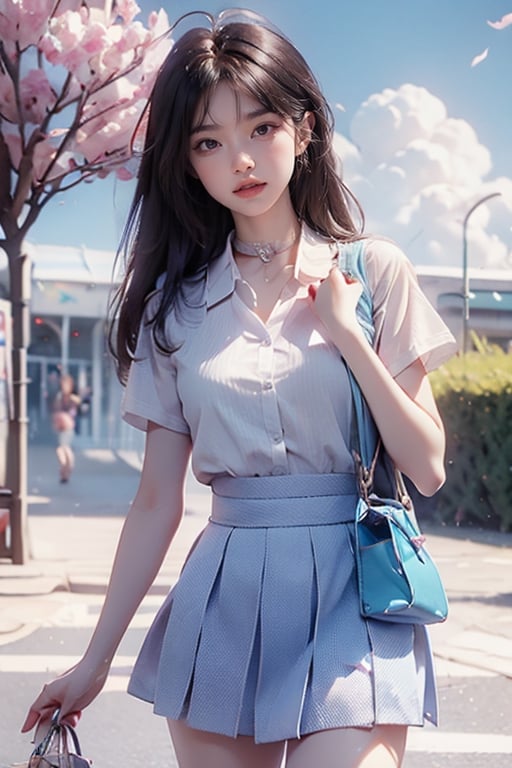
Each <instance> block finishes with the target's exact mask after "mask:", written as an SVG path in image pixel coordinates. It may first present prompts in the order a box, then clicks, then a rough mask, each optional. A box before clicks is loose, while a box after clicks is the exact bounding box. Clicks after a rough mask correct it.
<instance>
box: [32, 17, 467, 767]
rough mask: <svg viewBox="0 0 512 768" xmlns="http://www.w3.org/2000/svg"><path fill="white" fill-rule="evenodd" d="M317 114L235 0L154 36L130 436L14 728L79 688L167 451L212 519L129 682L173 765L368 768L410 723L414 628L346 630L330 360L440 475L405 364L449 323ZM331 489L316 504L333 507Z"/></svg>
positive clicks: (388, 427)
mask: <svg viewBox="0 0 512 768" xmlns="http://www.w3.org/2000/svg"><path fill="white" fill-rule="evenodd" d="M332 125H333V121H332V116H331V113H330V111H329V108H328V106H327V104H326V102H325V99H324V97H323V96H322V94H321V92H320V89H319V86H318V84H317V82H316V81H315V79H314V77H313V75H312V73H311V71H310V70H309V68H308V66H307V65H306V63H305V62H304V60H303V58H302V57H301V55H300V54H299V53H298V51H297V50H296V49H295V48H294V47H293V45H292V44H291V43H290V42H289V41H288V40H287V39H285V38H284V37H283V36H282V35H281V34H280V33H278V32H277V31H276V30H274V29H273V28H271V27H270V25H268V24H267V23H265V22H263V21H262V20H257V19H255V18H254V16H253V15H251V14H249V13H247V14H245V15H242V16H241V17H240V16H238V17H233V16H230V14H229V13H228V14H226V13H224V14H221V16H220V17H219V18H218V19H217V20H214V19H209V25H207V26H205V27H202V28H197V29H193V30H191V31H189V32H187V33H186V34H185V35H184V36H183V37H182V38H181V39H180V40H178V42H176V44H175V45H174V47H173V48H172V50H171V52H170V54H169V55H168V58H167V60H166V62H165V64H164V65H163V67H162V69H161V72H160V74H159V77H158V80H157V82H156V85H155V87H154V91H153V94H152V96H151V100H150V106H149V116H148V125H147V135H146V140H145V148H144V152H143V155H142V161H141V165H140V172H139V177H138V185H137V189H136V193H135V198H134V202H133V206H132V208H131V215H130V217H129V221H128V227H127V234H126V236H125V249H126V251H127V252H128V254H129V260H128V267H127V274H126V278H125V280H124V282H123V284H122V285H121V288H120V290H119V293H118V298H117V304H116V307H117V310H118V318H117V322H116V326H115V334H113V336H112V338H113V343H114V348H115V354H116V357H117V361H118V366H119V373H120V377H121V379H122V380H123V381H124V382H126V385H127V386H126V392H125V397H124V406H123V407H124V416H125V418H126V419H127V420H128V421H129V422H130V423H131V424H133V425H135V426H137V427H140V428H141V429H145V430H146V432H147V437H146V449H145V460H144V466H143V470H142V475H141V479H140V486H139V490H138V493H137V495H136V498H135V500H134V502H133V504H132V506H131V509H130V512H129V515H128V517H127V520H126V522H125V525H124V529H123V532H122V535H121V539H120V543H119V547H118V551H117V555H116V559H115V562H114V566H113V571H112V576H111V580H110V585H109V590H108V593H107V597H106V600H105V604H104V608H103V611H102V614H101V617H100V619H99V621H98V624H97V627H96V630H95V632H94V633H93V637H92V639H91V641H90V644H89V646H88V648H87V650H86V652H85V655H84V656H83V658H82V659H81V661H79V663H78V664H77V665H76V666H75V667H73V668H72V669H71V670H70V671H68V672H67V673H65V674H64V675H62V676H60V677H59V678H57V679H56V680H54V681H53V682H52V683H50V684H49V685H47V686H45V688H44V689H43V691H42V693H41V694H40V696H39V697H38V698H37V699H36V701H35V703H34V704H33V705H32V708H31V709H30V712H29V714H28V716H27V719H26V722H25V724H24V726H23V730H29V729H31V728H32V727H34V725H35V724H36V723H37V721H38V720H40V719H43V720H46V719H47V718H48V716H49V715H50V714H51V713H53V711H54V710H55V709H56V708H57V707H59V708H60V717H61V718H62V719H68V721H69V720H73V719H75V720H76V718H77V717H78V716H79V713H80V711H81V710H82V709H83V708H84V707H85V706H87V705H88V704H89V703H90V702H91V701H92V700H93V699H94V697H95V696H97V695H98V693H99V692H100V690H101V688H102V686H103V685H104V683H105V679H106V677H107V673H108V669H109V665H110V663H111V661H112V657H113V656H114V653H115V650H116V648H117V646H118V644H119V642H120V640H121V638H122V636H123V633H124V632H125V630H126V628H127V626H128V624H129V622H130V620H131V618H132V617H133V615H134V613H135V611H136V609H137V607H138V605H139V603H140V601H141V600H142V598H143V597H144V595H145V594H146V592H147V590H148V589H149V587H150V585H151V583H152V581H153V579H154V577H155V575H156V574H157V572H158V569H159V567H160V565H161V563H162V560H163V558H164V556H165V554H166V552H167V549H168V547H169V544H170V542H171V541H172V538H173V536H174V534H175V532H176V529H177V527H178V525H179V522H180V518H181V516H182V514H183V507H184V501H183V487H184V479H185V474H186V470H187V465H188V461H189V457H190V456H191V457H192V468H193V471H194V473H195V475H196V477H197V478H198V479H199V480H200V481H201V482H203V483H207V484H210V485H211V486H212V489H213V504H212V517H211V519H210V521H209V523H208V525H207V526H206V528H205V530H204V532H203V533H202V535H201V536H200V538H199V540H198V541H197V542H196V544H195V546H194V548H193V550H192V552H191V554H190V555H189V559H188V561H187V563H186V565H185V567H184V569H183V571H182V575H181V577H180V579H179V582H178V583H177V585H176V586H175V587H174V589H173V590H172V592H171V593H170V595H169V596H168V598H167V600H166V601H165V603H164V605H163V606H162V608H161V610H160V611H159V613H158V615H157V617H156V619H155V621H154V623H153V626H152V628H151V629H150V631H149V633H148V636H147V638H146V640H145V643H144V645H143V648H142V650H141V652H140V655H139V657H138V660H137V663H136V666H135V669H134V671H133V674H132V677H131V682H130V687H129V690H130V692H131V693H132V694H134V695H135V696H138V697H140V698H142V699H145V700H147V701H150V702H152V703H153V706H154V710H155V712H156V713H158V714H160V715H163V716H164V717H166V718H167V720H168V724H169V729H170V732H171V736H172V740H173V744H174V748H175V752H176V755H177V759H178V763H179V765H180V766H181V768H204V766H205V765H207V766H208V767H209V768H279V766H280V765H281V764H282V762H283V760H286V766H287V768H310V766H311V765H313V764H315V763H316V764H319V765H321V766H322V768H340V767H341V766H343V768H356V766H358V767H359V768H363V767H364V768H370V766H378V768H388V767H389V766H398V765H400V763H401V760H402V756H403V753H404V749H405V742H406V732H407V726H408V725H421V724H423V722H424V719H425V718H428V719H430V720H433V721H435V719H436V705H435V691H434V683H433V677H432V660H431V655H430V651H429V648H428V643H426V641H425V633H424V631H423V629H422V628H421V630H420V629H415V628H414V627H413V626H411V625H403V624H402V625H398V624H388V623H379V622H376V621H373V622H372V621H365V620H363V619H362V618H361V616H360V614H359V610H358V598H357V582H356V576H355V572H354V558H353V552H352V526H351V525H350V522H351V521H353V519H354V508H355V503H356V487H355V480H354V463H353V459H352V455H351V446H350V426H351V397H350V388H349V383H348V379H347V370H346V367H345V365H348V366H350V368H351V369H352V371H353V373H354V375H355V377H356V378H357V381H358V382H359V385H360V386H361V388H362V390H363V392H364V395H365V396H366V399H367V401H368V403H369V406H370V408H371V410H372V411H373V414H374V417H375V420H376V423H377V425H378V428H379V430H380V433H381V436H382V439H383V441H384V444H385V446H386V448H387V450H388V452H389V454H390V455H391V457H392V458H393V460H394V461H395V463H396V464H397V466H398V467H399V468H400V469H401V470H402V471H403V472H404V473H405V474H406V475H408V476H409V477H410V478H411V480H412V481H413V482H414V483H415V485H416V486H417V488H418V489H419V490H420V491H421V492H422V493H423V494H427V495H430V494H433V493H434V492H435V491H436V490H437V489H438V488H439V486H440V485H441V484H442V482H443V479H444V469H443V455H444V436H443V427H442V424H441V421H440V418H439V414H438V412H437V410H436V406H435V404H434V401H433V398H432V394H431V390H430V387H429V383H428V380H427V377H426V370H427V369H430V368H432V367H433V366H435V365H437V364H439V363H440V362H441V361H442V360H444V359H445V358H446V357H447V356H448V355H449V354H451V352H452V351H453V349H454V347H453V344H454V342H453V339H452V337H451V335H450V333H449V332H448V330H447V329H446V327H445V326H444V324H443V323H442V321H441V320H440V318H439V317H438V316H437V314H436V313H435V312H434V310H433V309H432V307H431V306H430V305H429V304H428V302H427V301H426V299H425V298H424V296H423V294H422V293H421V292H420V290H419V288H418V285H417V282H416V279H415V276H414V272H413V270H412V267H411V266H410V265H409V263H408V262H407V260H406V258H405V257H404V255H403V254H402V253H401V251H400V250H399V249H398V248H397V247H396V246H395V245H393V244H391V243H389V242H387V241H383V240H379V239H377V238H368V239H366V240H364V249H365V267H366V270H367V274H368V282H369V284H370V287H371V291H372V295H373V306H374V323H375V328H376V344H375V348H374V349H373V348H371V347H370V345H369V344H368V343H367V341H366V339H365V336H364V334H363V332H362V330H361V328H360V326H359V323H358V321H357V319H356V313H355V308H356V304H357V302H358V299H359V297H360V293H361V285H360V284H359V283H357V282H347V281H346V280H345V279H344V278H343V276H342V273H341V272H340V270H339V269H337V268H334V267H333V265H334V264H335V261H336V254H337V252H338V250H339V249H342V248H343V247H344V244H345V243H350V242H352V241H356V240H358V239H359V240H360V239H361V238H362V235H361V234H359V232H358V230H357V228H356V226H355V224H354V223H353V219H352V217H351V213H350V208H351V207H353V206H352V205H351V204H352V203H353V201H352V199H351V197H350V194H349V193H348V191H347V189H346V188H345V187H344V185H343V183H342V181H341V180H340V178H339V177H338V175H337V171H336V158H335V155H334V153H333V150H332V147H331V138H332V130H333V128H332ZM333 498H334V502H335V503H333Z"/></svg>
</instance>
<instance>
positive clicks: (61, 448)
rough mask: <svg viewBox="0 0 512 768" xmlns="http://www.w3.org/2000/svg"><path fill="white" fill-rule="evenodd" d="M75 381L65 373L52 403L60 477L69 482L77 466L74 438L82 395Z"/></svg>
mask: <svg viewBox="0 0 512 768" xmlns="http://www.w3.org/2000/svg"><path fill="white" fill-rule="evenodd" d="M74 387H75V383H74V381H73V377H72V376H70V375H69V374H63V375H62V376H61V379H60V388H59V391H58V392H57V394H56V396H55V399H54V401H53V405H52V425H53V429H54V431H55V433H56V435H57V449H56V450H57V459H58V462H59V478H60V482H61V483H67V482H68V480H69V478H70V477H71V473H72V472H73V469H74V466H75V454H74V452H73V440H74V437H75V429H76V419H77V416H78V411H79V408H80V397H79V396H78V395H77V394H76V393H75V391H74Z"/></svg>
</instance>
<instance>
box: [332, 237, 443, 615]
mask: <svg viewBox="0 0 512 768" xmlns="http://www.w3.org/2000/svg"><path fill="white" fill-rule="evenodd" d="M363 253H364V246H363V244H362V243H361V242H360V241H359V242H356V243H349V244H347V245H345V246H342V249H341V251H340V258H339V266H340V269H342V271H344V272H346V273H347V274H348V275H349V276H350V277H351V278H353V277H354V276H355V277H356V278H357V279H359V280H360V281H361V283H362V285H363V293H362V295H361V300H360V302H359V304H358V308H357V311H358V318H359V321H360V323H361V326H362V327H363V330H364V331H365V334H366V336H367V338H368V340H369V341H370V342H371V341H372V338H373V333H374V329H373V320H372V304H371V296H370V293H369V290H368V288H367V286H366V274H365V271H364V264H363ZM348 374H349V379H350V386H351V389H352V400H353V406H354V414H355V418H354V428H353V433H354V436H353V447H354V456H355V463H356V471H357V475H358V485H359V496H360V498H359V501H358V504H357V510H356V521H355V533H356V566H357V576H358V582H359V599H360V607H361V613H362V615H363V616H365V617H366V618H371V619H379V620H381V621H394V622H404V623H409V624H434V623H436V622H441V621H444V620H445V619H446V617H447V615H448V603H447V599H446V594H445V591H444V587H443V584H442V581H441V578H440V576H439V572H438V570H437V567H436V565H435V563H434V561H433V560H432V558H431V557H430V555H429V553H428V552H427V550H426V549H425V546H424V541H425V538H424V536H422V535H421V532H420V530H419V528H418V525H417V522H416V517H415V514H414V509H413V505H412V501H411V499H410V497H409V496H408V494H407V492H406V489H405V483H404V480H403V477H402V475H401V474H400V472H399V471H398V470H397V469H396V468H395V467H392V466H390V465H391V459H390V457H389V456H388V455H387V454H386V453H385V451H384V446H383V445H382V441H381V440H380V437H379V435H378V433H377V429H376V425H375V422H374V420H373V418H372V415H371V413H370V409H369V408H368V405H367V403H366V401H365V399H364V397H363V394H362V392H361V389H360V388H359V385H358V383H357V381H356V380H355V378H354V376H353V375H352V373H351V371H350V370H349V371H348ZM378 476H380V478H381V479H382V478H383V479H384V481H385V482H384V485H385V491H384V492H383V493H380V494H379V492H378V491H379V490H382V489H379V487H378V486H379V481H378V479H377V477H378Z"/></svg>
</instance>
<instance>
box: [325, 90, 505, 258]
mask: <svg viewBox="0 0 512 768" xmlns="http://www.w3.org/2000/svg"><path fill="white" fill-rule="evenodd" d="M350 133H351V140H349V139H347V138H346V137H344V136H341V135H340V134H336V135H335V144H334V146H335V150H336V152H337V153H338V155H339V156H340V158H341V161H342V167H343V174H344V179H345V181H346V182H347V184H348V185H349V187H350V188H351V189H352V191H353V192H354V193H355V194H356V196H357V197H358V199H359V200H360V202H361V203H362V205H363V208H364V210H365V214H366V220H367V227H366V228H367V230H368V231H371V232H378V233H381V234H383V235H386V236H389V237H393V238H394V239H396V240H397V242H398V243H399V244H400V245H401V246H402V247H403V248H404V249H405V250H406V252H407V253H408V255H409V256H410V258H411V259H412V261H413V262H415V263H416V264H445V265H454V266H457V265H459V264H460V262H461V254H462V222H463V220H464V217H465V216H466V214H467V213H468V211H469V210H470V208H471V206H472V205H473V204H474V203H475V202H477V201H478V200H480V199H481V198H482V197H484V196H485V195H487V194H492V193H493V192H501V197H499V198H496V199H494V200H491V201H490V202H489V203H487V204H483V205H481V206H479V207H478V209H477V210H475V212H474V214H472V215H471V217H470V219H469V220H468V225H467V238H468V252H469V255H470V263H471V266H479V267H486V266H488V267H511V266H512V230H511V225H512V180H511V179H508V178H504V177H496V178H492V177H491V176H490V173H491V170H492V160H491V154H490V152H489V150H488V149H487V147H485V146H483V145H482V144H481V143H480V141H479V139H478V136H477V135H476V133H475V131H474V129H473V128H472V127H471V125H470V124H469V123H467V122H466V121H465V120H461V119H456V118H454V117H450V116H449V115H448V112H447V109H446V107H445V105H444V104H443V102H442V101H441V100H440V99H439V98H437V97H436V96H434V95H432V94H431V93H429V91H427V90H426V89H425V88H421V87H418V86H415V85H411V84H405V85H402V86H400V88H398V89H397V90H393V89H391V88H386V89H385V90H384V91H382V93H378V94H373V95H372V96H370V97H369V98H368V99H367V100H366V101H365V102H364V103H363V104H362V105H361V107H360V108H359V110H358V111H357V112H356V114H355V115H354V118H353V120H352V124H351V129H350Z"/></svg>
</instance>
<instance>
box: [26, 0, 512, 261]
mask: <svg viewBox="0 0 512 768" xmlns="http://www.w3.org/2000/svg"><path fill="white" fill-rule="evenodd" d="M139 4H140V5H141V7H142V9H143V12H142V15H141V17H140V18H141V19H143V20H144V21H145V19H146V15H147V12H148V11H149V10H153V9H158V8H159V7H160V4H159V3H158V2H152V0H143V2H141V3H139ZM242 4H243V3H240V5H242ZM163 6H164V7H165V9H166V11H167V13H168V15H169V18H170V19H171V20H172V19H174V18H176V17H177V16H179V15H180V14H181V13H184V12H186V11H190V10H195V9H201V10H208V11H212V12H217V11H218V10H220V9H222V8H223V7H225V4H224V3H216V2H214V3H209V2H205V3H204V4H201V3H200V0H177V1H176V2H165V3H163ZM249 7H250V8H252V9H253V10H256V11H258V12H260V13H263V14H264V15H266V16H267V17H268V18H269V19H271V20H272V21H273V22H274V23H275V24H277V26H279V27H280V28H281V29H282V30H283V31H284V32H285V33H286V34H287V35H288V37H290V38H291V39H292V40H293V42H294V43H295V44H296V45H297V47H298V48H299V49H300V50H301V52H302V53H303V54H304V56H305V58H306V59H307V60H308V62H309V63H310V65H311V67H312V69H313V71H314V72H315V74H316V75H317V77H318V79H319V81H320V83H321V85H322V87H323V89H324V91H325V93H326V96H327V98H328V99H329V101H330V102H331V104H332V106H333V108H334V111H335V114H336V120H337V130H338V131H339V132H340V133H342V134H344V135H345V136H346V137H347V138H349V139H350V125H351V121H352V119H353V117H354V115H355V114H356V112H357V110H358V108H359V107H360V105H361V103H362V102H364V101H365V100H366V99H367V98H368V97H369V96H370V95H372V94H374V93H378V92H381V91H382V90H383V89H385V88H392V89H397V88H399V86H401V85H402V84H404V83H412V84H414V85H417V86H423V87H425V88H426V89H427V90H428V91H429V92H430V93H432V94H433V95H435V96H436V97H438V98H439V99H441V100H442V101H443V102H444V104H445V105H446V108H447V110H448V113H449V115H450V116H451V117H456V118H462V119H463V120H465V121H467V122H468V123H469V124H470V125H471V126H472V127H473V128H474V129H475V131H476V133H477V136H478V139H479V141H480V142H481V144H483V145H484V146H485V147H487V149H488V150H489V152H490V154H491V157H492V166H493V167H492V172H493V175H495V176H496V177H498V176H507V177H510V178H512V151H511V146H510V144H511V141H510V136H511V134H512V94H511V90H510V82H511V70H512V27H509V28H507V29H505V30H502V31H496V30H493V29H492V28H491V27H489V26H488V25H487V23H486V21H487V20H488V19H489V20H491V21H496V20H498V19H499V18H501V17H502V16H503V15H504V14H506V13H509V12H511V11H512V0H388V1H387V2H386V0H327V1H326V0H317V2H310V1H308V2H306V0H279V1H278V2H277V1H276V0H254V1H253V2H252V3H251V4H250V5H249ZM486 47H489V48H490V51H489V55H488V58H487V59H486V60H485V61H483V62H482V63H481V64H480V65H479V66H477V67H474V68H472V67H471V66H470V64H471V60H472V58H473V57H474V56H475V55H476V54H478V53H480V52H481V51H483V50H484V49H485V48H486ZM337 103H341V104H342V105H343V107H344V110H345V111H341V110H340V109H338V108H336V107H335V105H336V104H337ZM130 194H131V187H130V184H127V183H125V182H124V183H123V182H117V183H116V184H114V183H113V181H112V180H111V179H107V180H102V181H95V182H94V183H92V184H88V185H80V186H79V187H77V188H75V189H73V190H71V191H69V192H66V193H65V194H63V195H61V196H59V197H57V198H56V199H55V200H54V201H52V202H51V203H50V204H49V206H48V207H47V208H46V209H45V210H44V211H43V213H42V215H41V217H40V219H39V221H38V222H37V223H36V225H35V226H34V227H33V228H32V229H31V231H30V234H29V238H28V239H29V240H30V241H31V242H34V243H54V244H62V245H73V246H80V245H85V246H87V247H89V248H98V249H114V248H115V247H116V244H117V241H118V238H119V234H120V231H121V227H122V223H123V219H124V216H125V213H126V208H127V204H128V200H129V196H130Z"/></svg>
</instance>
